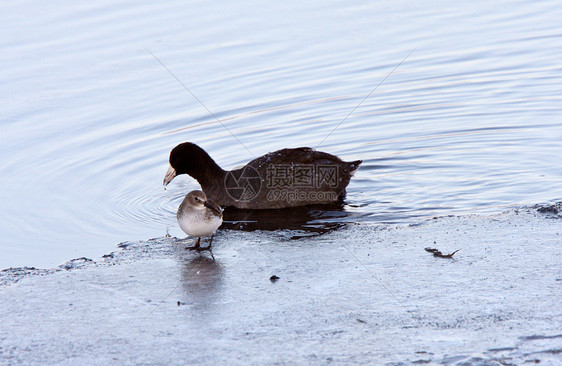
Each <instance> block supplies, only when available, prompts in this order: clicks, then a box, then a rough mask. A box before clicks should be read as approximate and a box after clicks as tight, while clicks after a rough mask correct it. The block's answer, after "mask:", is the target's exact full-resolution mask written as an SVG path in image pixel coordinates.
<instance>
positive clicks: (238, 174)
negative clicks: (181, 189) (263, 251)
mask: <svg viewBox="0 0 562 366" xmlns="http://www.w3.org/2000/svg"><path fill="white" fill-rule="evenodd" d="M361 162H362V161H361V160H357V161H353V162H345V161H342V160H341V159H340V158H338V157H337V156H334V155H331V154H328V153H325V152H321V151H316V150H314V149H311V148H308V147H300V148H295V149H282V150H277V151H274V152H271V153H268V154H266V155H263V156H261V157H259V158H257V159H254V160H252V161H250V162H249V163H248V164H246V165H245V166H244V167H242V168H240V169H235V170H232V171H226V170H223V169H221V168H220V167H219V166H218V165H217V164H216V163H215V161H214V160H213V159H212V158H211V157H210V156H209V154H207V153H206V152H205V150H203V149H202V148H200V147H199V146H197V145H195V144H192V143H190V142H186V143H183V144H180V145H178V146H176V147H175V148H174V149H173V150H172V151H171V153H170V169H169V170H168V172H167V174H166V177H165V178H164V185H167V184H168V183H169V182H170V181H171V180H172V179H173V178H174V177H175V176H176V175H179V174H188V175H190V176H192V177H193V178H195V179H196V180H197V181H198V182H199V184H200V185H201V188H202V190H203V192H205V194H206V195H207V197H208V198H209V199H211V200H213V201H214V202H216V203H217V204H219V205H221V206H225V207H228V206H232V207H236V208H240V209H272V208H285V207H296V206H304V205H317V204H331V203H335V202H338V201H341V200H342V199H343V198H344V197H345V193H346V192H345V187H346V186H347V185H348V184H349V180H350V179H351V177H352V176H353V174H354V173H355V171H356V170H357V168H358V167H359V164H361Z"/></svg>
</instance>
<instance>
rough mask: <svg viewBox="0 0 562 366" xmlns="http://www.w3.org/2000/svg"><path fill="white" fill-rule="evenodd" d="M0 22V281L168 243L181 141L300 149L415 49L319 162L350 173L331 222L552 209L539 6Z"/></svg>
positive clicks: (99, 7)
mask: <svg viewBox="0 0 562 366" xmlns="http://www.w3.org/2000/svg"><path fill="white" fill-rule="evenodd" d="M0 7H1V9H0V10H1V11H0V14H1V15H0V20H1V23H2V25H3V31H2V33H1V34H0V47H1V49H2V52H1V53H0V83H1V85H2V89H1V92H0V93H2V94H1V98H0V111H1V112H0V124H1V126H2V131H1V134H0V140H1V144H0V152H1V156H2V159H1V160H0V176H1V178H2V179H0V200H1V202H2V211H1V214H0V232H1V233H2V236H1V239H0V253H1V255H0V268H4V267H9V266H22V265H33V266H40V267H50V266H53V265H56V264H60V263H62V262H64V261H66V260H68V259H69V258H74V257H79V256H89V257H96V256H99V255H101V254H103V253H106V252H109V251H111V250H113V248H114V247H115V244H116V243H118V242H120V241H124V240H136V239H146V238H149V237H155V236H162V235H164V234H165V233H166V230H167V227H169V228H170V229H169V230H170V233H171V234H173V235H180V234H181V232H180V231H179V230H178V228H177V226H176V223H175V210H176V208H177V206H178V205H179V202H180V201H181V199H182V197H183V195H184V194H185V193H186V192H187V191H189V190H191V189H195V188H198V186H197V184H196V182H195V181H194V180H192V179H191V178H189V177H187V176H182V177H178V178H176V179H175V180H174V181H173V182H172V184H171V185H170V186H169V189H168V190H167V191H164V190H163V188H162V178H163V176H164V173H165V172H166V169H167V158H168V153H169V151H170V149H171V148H172V147H174V146H175V145H176V144H178V143H180V142H183V141H193V142H196V143H197V144H199V145H200V146H202V147H203V148H205V149H206V150H207V151H208V152H209V153H210V154H211V156H213V158H214V159H215V160H216V161H217V162H218V163H219V164H220V165H221V166H222V167H223V168H233V167H235V166H238V165H241V164H244V163H245V162H247V161H249V160H250V159H252V158H253V157H257V156H260V155H262V154H264V153H267V152H269V151H273V150H276V149H278V148H283V147H297V146H311V147H316V146H317V145H318V144H320V142H321V141H323V139H324V138H325V137H326V136H328V134H329V133H330V131H332V130H333V129H334V127H336V126H337V125H338V124H339V123H340V122H341V121H342V120H343V119H344V118H345V117H346V116H347V115H348V114H349V113H350V112H351V111H352V110H353V109H354V108H355V107H356V106H357V105H358V104H359V103H360V102H361V100H363V98H365V96H367V95H368V94H369V93H370V92H371V91H372V90H373V89H374V88H375V87H376V86H377V85H378V84H379V83H380V82H381V81H382V80H383V79H384V78H385V77H386V76H388V74H389V73H390V72H391V71H392V70H393V69H394V68H395V67H396V66H397V65H398V64H399V63H400V62H401V61H402V60H403V59H404V58H405V57H406V56H407V55H408V54H409V53H410V52H411V51H412V50H414V49H415V51H414V52H413V53H412V54H411V55H410V56H409V57H408V58H407V59H406V60H405V61H404V63H403V64H402V65H400V66H399V67H398V68H397V69H396V71H394V72H393V73H392V74H391V75H390V76H388V78H387V79H386V80H385V81H384V83H383V84H382V85H380V86H379V87H378V88H377V89H376V91H375V92H374V93H373V94H372V95H371V96H370V98H368V99H367V100H366V101H365V102H364V103H362V104H361V106H359V108H357V110H355V112H354V113H353V114H352V115H351V116H349V118H347V119H346V120H345V121H344V122H343V123H342V124H341V125H340V126H339V127H338V129H337V130H336V131H335V132H334V133H333V134H331V135H330V136H329V137H328V138H327V139H326V140H325V141H324V142H323V143H322V145H321V146H320V147H319V149H321V150H324V151H327V152H330V153H333V154H336V155H338V156H340V157H342V158H343V159H344V160H354V159H363V160H364V163H363V165H362V167H361V169H360V170H359V171H358V173H357V174H356V176H355V177H354V179H353V180H352V182H351V184H350V186H349V187H348V197H347V201H346V205H345V206H344V208H343V209H344V212H345V213H346V214H345V215H342V216H343V217H342V218H341V219H339V220H340V221H342V222H343V221H361V222H369V223H387V222H393V223H402V222H413V221H416V220H419V219H421V218H425V217H431V216H439V215H448V214H462V213H471V212H477V213H493V212H498V211H502V210H504V209H505V208H506V207H509V206H514V205H521V204H529V203H537V202H545V201H554V200H560V199H561V198H562V193H561V192H562V167H561V165H560V163H559V162H560V158H561V157H562V156H561V155H562V149H561V148H560V143H561V141H562V121H561V118H560V117H561V115H562V113H561V111H562V107H561V106H562V103H561V102H562V72H561V71H562V64H561V63H560V55H561V54H562V24H561V23H560V21H559V20H560V18H561V16H562V7H561V6H560V5H559V4H558V3H557V2H556V1H546V2H541V3H540V4H539V3H531V2H521V3H517V4H514V3H512V2H509V3H508V2H496V3H494V4H490V3H488V2H482V3H479V4H450V3H448V2H434V3H419V4H413V3H411V2H393V3H392V4H390V3H380V4H376V3H374V4H367V3H363V2H359V1H346V2H343V1H328V2H322V3H315V2H311V3H305V4H303V3H301V2H292V3H283V4H281V3H279V4H267V7H265V5H264V4H263V3H261V2H255V3H254V2H240V3H229V4H228V5H224V4H211V3H207V2H203V1H193V2H189V3H188V4H185V3H184V2H179V1H178V2H167V3H166V4H153V3H150V2H146V3H139V2H134V3H133V2H121V3H119V4H115V3H114V2H109V1H108V2H98V3H96V4H78V3H74V2H65V1H60V2H56V3H49V5H48V6H47V5H44V4H38V3H31V2H18V3H17V4H16V3H13V4H8V3H6V4H2V5H0ZM147 49H148V50H150V51H152V52H153V53H154V54H155V55H156V56H157V57H158V58H159V59H160V60H162V62H163V63H164V64H165V65H166V66H167V67H168V68H169V69H170V70H171V71H172V72H173V73H174V74H175V75H176V76H177V77H178V78H179V79H180V80H182V81H183V82H184V83H185V84H186V85H187V86H188V87H189V89H190V90H191V91H193V93H195V95H196V96H197V97H198V98H199V99H200V100H201V101H202V102H203V103H204V104H205V105H206V106H207V107H208V108H209V109H210V110H211V111H212V112H213V113H215V114H216V115H217V116H218V118H220V119H221V121H222V122H223V124H224V125H225V126H226V127H228V129H230V131H232V133H233V134H234V135H236V137H237V138H238V139H239V140H240V141H242V142H243V144H244V145H245V146H246V147H247V148H248V150H249V151H247V150H246V149H245V148H244V147H243V146H241V145H240V144H239V143H238V142H237V141H236V139H234V138H233V137H232V135H231V134H230V133H229V132H228V131H227V130H226V129H225V128H224V127H223V126H222V125H221V124H219V123H218V122H217V121H216V120H215V118H214V117H212V116H211V115H210V114H209V113H208V112H207V111H206V110H205V108H203V107H202V106H201V105H200V104H199V103H198V102H197V101H196V100H195V99H194V98H193V97H192V96H191V95H189V94H188V93H187V92H186V91H185V90H184V89H183V87H182V86H181V85H180V84H179V83H178V82H177V81H176V80H175V79H174V78H172V76H171V75H170V74H169V73H168V72H167V71H166V70H165V69H164V68H163V67H162V66H161V65H160V64H159V63H158V62H157V61H156V60H155V59H154V58H153V56H152V55H151V54H150V53H149V52H148V51H147ZM319 216H320V218H319V223H320V224H322V216H321V215H319ZM336 216H337V215H336ZM329 220H331V221H334V220H335V221H338V219H337V218H336V219H334V218H333V217H332V218H330V219H329ZM317 223H318V222H317Z"/></svg>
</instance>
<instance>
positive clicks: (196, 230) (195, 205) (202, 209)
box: [177, 191, 223, 251]
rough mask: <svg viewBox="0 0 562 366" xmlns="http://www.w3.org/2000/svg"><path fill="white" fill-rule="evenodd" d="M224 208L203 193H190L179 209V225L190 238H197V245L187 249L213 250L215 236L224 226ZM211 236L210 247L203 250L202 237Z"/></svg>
mask: <svg viewBox="0 0 562 366" xmlns="http://www.w3.org/2000/svg"><path fill="white" fill-rule="evenodd" d="M222 211H223V210H222V208H221V207H220V206H219V205H217V204H216V203H214V202H213V201H211V200H208V199H207V196H206V195H205V193H203V192H202V191H191V192H189V193H188V194H187V195H186V196H185V198H184V200H183V202H182V203H181V204H180V207H179V208H178V214H177V219H178V224H179V225H180V228H181V229H182V230H183V231H184V232H185V233H186V234H187V235H190V236H196V237H197V243H195V245H194V246H192V247H187V248H186V249H192V250H197V251H201V250H209V251H210V250H211V244H212V243H213V235H214V234H215V231H216V230H217V229H218V227H219V226H221V224H222ZM207 235H211V240H210V241H209V246H207V247H206V248H201V247H200V246H199V242H200V241H201V237H202V236H207Z"/></svg>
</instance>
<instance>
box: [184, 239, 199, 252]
mask: <svg viewBox="0 0 562 366" xmlns="http://www.w3.org/2000/svg"><path fill="white" fill-rule="evenodd" d="M200 241H201V238H200V237H199V238H197V242H196V243H195V245H194V246H192V247H185V249H189V250H197V251H200V250H201V247H200V246H199V242H200Z"/></svg>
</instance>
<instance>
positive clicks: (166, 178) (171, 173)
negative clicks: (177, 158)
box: [164, 165, 178, 187]
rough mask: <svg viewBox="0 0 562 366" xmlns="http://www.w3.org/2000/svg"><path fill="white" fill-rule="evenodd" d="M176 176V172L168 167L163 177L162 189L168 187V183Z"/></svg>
mask: <svg viewBox="0 0 562 366" xmlns="http://www.w3.org/2000/svg"><path fill="white" fill-rule="evenodd" d="M176 175H178V174H177V173H176V170H175V169H174V168H172V166H171V165H170V167H169V168H168V171H167V172H166V175H165V176H164V187H166V186H167V185H168V183H170V182H171V181H172V179H174V178H175V177H176Z"/></svg>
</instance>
